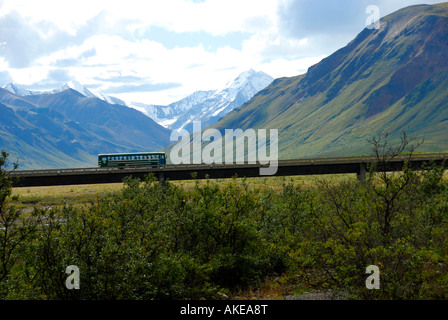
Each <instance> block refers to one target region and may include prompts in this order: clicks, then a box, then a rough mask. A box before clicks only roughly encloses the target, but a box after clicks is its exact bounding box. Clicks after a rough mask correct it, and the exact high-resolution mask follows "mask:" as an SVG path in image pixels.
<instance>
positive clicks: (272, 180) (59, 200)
mask: <svg viewBox="0 0 448 320" xmlns="http://www.w3.org/2000/svg"><path fill="white" fill-rule="evenodd" d="M241 179H243V178H238V179H237V180H241ZM346 179H356V175H355V174H334V175H322V176H319V175H312V176H290V177H263V178H247V179H246V181H247V182H248V183H249V187H251V188H261V189H263V188H270V189H272V190H276V191H279V190H281V186H282V184H285V183H292V184H294V185H301V186H303V187H304V188H310V187H314V186H316V185H317V184H318V183H319V181H322V180H326V181H328V180H330V181H334V182H338V181H343V180H346ZM226 180H228V179H216V180H214V181H216V182H218V183H222V182H225V181H226ZM205 181H206V180H183V181H173V183H174V184H175V185H177V186H180V187H182V188H183V189H184V190H186V191H189V190H191V189H193V187H194V186H195V185H196V184H197V183H199V184H204V183H205ZM122 187H123V183H110V184H88V185H67V186H49V187H21V188H13V190H12V200H13V201H12V204H13V205H14V206H16V207H17V208H18V209H22V210H24V211H25V212H31V211H32V210H33V209H34V207H40V208H42V207H43V208H49V207H54V206H61V205H64V204H67V205H83V204H87V203H90V202H92V201H95V200H97V199H98V198H102V197H103V196H105V195H107V194H116V193H118V192H120V191H121V189H122Z"/></svg>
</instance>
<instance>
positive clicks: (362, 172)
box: [358, 163, 367, 181]
mask: <svg viewBox="0 0 448 320" xmlns="http://www.w3.org/2000/svg"><path fill="white" fill-rule="evenodd" d="M366 179H367V170H366V164H365V163H361V164H360V165H359V172H358V180H360V181H366Z"/></svg>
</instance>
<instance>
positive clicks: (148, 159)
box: [98, 152, 166, 167]
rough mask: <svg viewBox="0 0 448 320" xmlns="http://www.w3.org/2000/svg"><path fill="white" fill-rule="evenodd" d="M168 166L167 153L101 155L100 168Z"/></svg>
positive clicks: (99, 157) (99, 156) (99, 158)
mask: <svg viewBox="0 0 448 320" xmlns="http://www.w3.org/2000/svg"><path fill="white" fill-rule="evenodd" d="M165 164H166V155H165V152H140V153H112V154H99V155H98V166H99V167H140V166H160V165H165Z"/></svg>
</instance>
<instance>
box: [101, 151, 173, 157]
mask: <svg viewBox="0 0 448 320" xmlns="http://www.w3.org/2000/svg"><path fill="white" fill-rule="evenodd" d="M153 154H165V152H131V153H102V154H99V155H98V157H101V156H136V155H153Z"/></svg>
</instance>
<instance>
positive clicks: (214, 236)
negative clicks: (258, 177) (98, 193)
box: [0, 136, 448, 300]
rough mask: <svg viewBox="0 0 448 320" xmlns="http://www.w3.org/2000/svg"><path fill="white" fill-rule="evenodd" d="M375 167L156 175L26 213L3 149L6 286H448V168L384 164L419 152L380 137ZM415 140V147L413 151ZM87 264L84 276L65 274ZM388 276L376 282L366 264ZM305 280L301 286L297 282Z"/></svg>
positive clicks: (431, 292) (19, 293) (35, 292)
mask: <svg viewBox="0 0 448 320" xmlns="http://www.w3.org/2000/svg"><path fill="white" fill-rule="evenodd" d="M371 142H372V145H373V148H374V151H376V153H375V154H376V155H377V159H378V161H377V163H376V165H375V166H372V167H371V168H370V171H369V174H367V177H366V180H364V181H362V180H358V179H355V178H347V179H344V180H337V181H333V182H329V181H328V180H322V181H320V182H319V183H317V184H316V185H313V186H311V187H310V186H306V185H297V184H293V183H290V182H288V181H287V180H285V181H284V183H283V184H282V185H281V187H280V188H279V189H272V188H269V186H268V185H265V186H263V185H261V186H260V185H257V186H255V187H254V186H250V183H248V181H246V180H245V179H229V180H225V182H217V181H213V180H207V181H205V182H203V181H202V182H199V181H195V182H194V183H193V185H192V186H191V187H190V188H188V190H187V189H186V188H182V187H181V186H179V185H176V184H175V183H173V182H170V181H165V182H164V183H163V184H162V183H159V182H158V181H156V179H155V178H154V177H152V176H148V177H147V179H146V180H145V181H138V180H133V179H127V180H126V181H125V183H124V184H123V187H122V189H121V190H120V191H119V192H116V193H110V194H107V195H104V196H102V197H98V198H96V199H95V200H92V201H91V202H90V203H86V204H82V205H76V206H75V205H72V204H70V203H66V204H62V203H61V205H59V206H53V207H52V208H41V207H39V206H38V205H36V207H35V208H34V210H33V212H31V213H30V212H27V213H26V214H25V213H23V212H22V210H21V209H18V208H16V206H15V205H14V201H13V199H11V198H12V196H11V190H12V180H11V178H10V176H9V175H8V172H9V171H10V170H14V169H16V166H14V165H10V164H8V154H7V153H6V152H3V153H2V154H1V158H0V168H1V171H0V173H1V176H0V184H1V185H0V186H1V192H0V298H1V299H33V300H38V299H136V300H137V299H158V300H161V299H199V298H202V297H203V298H206V299H219V298H220V297H222V296H224V295H223V294H226V295H230V296H232V293H235V292H242V291H244V290H246V289H247V288H256V287H257V286H262V285H263V283H264V282H265V280H266V279H268V278H269V277H272V276H274V277H277V278H279V279H280V280H279V281H280V282H281V283H282V284H284V285H291V284H293V285H295V286H296V288H299V289H298V291H300V292H302V293H303V292H307V291H312V290H319V291H322V290H328V291H331V292H333V293H337V294H340V295H342V296H344V297H345V298H347V299H447V298H448V263H447V262H448V260H447V258H448V241H447V234H448V182H447V180H446V178H445V177H444V169H443V168H442V167H440V166H435V165H432V164H428V165H427V167H426V168H425V169H424V170H414V169H413V168H411V167H409V166H408V165H405V167H404V168H403V171H402V172H400V173H386V172H385V170H384V169H382V168H384V166H385V165H387V162H388V161H389V160H390V159H391V158H393V157H394V156H397V155H398V154H402V155H403V154H404V155H405V154H410V153H412V152H413V151H414V149H413V148H412V147H411V148H409V147H410V144H409V141H408V139H407V138H406V136H404V137H403V140H402V144H401V146H398V147H397V148H390V147H388V146H387V142H385V140H382V139H373V140H372V141H371ZM409 151H410V152H409ZM70 265H76V266H77V267H78V268H79V271H80V289H79V290H76V289H73V290H69V289H67V288H66V286H65V283H66V279H67V277H68V274H66V273H65V271H66V268H67V266H70ZM370 265H375V266H377V267H378V268H379V270H380V289H374V290H369V289H367V288H366V279H367V277H368V276H369V275H368V274H366V268H367V267H368V266H370ZM297 293H298V292H297Z"/></svg>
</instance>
